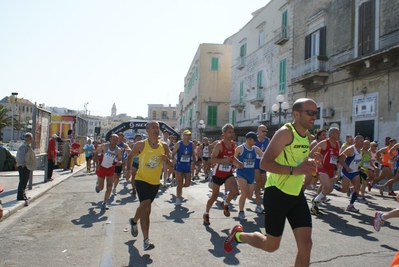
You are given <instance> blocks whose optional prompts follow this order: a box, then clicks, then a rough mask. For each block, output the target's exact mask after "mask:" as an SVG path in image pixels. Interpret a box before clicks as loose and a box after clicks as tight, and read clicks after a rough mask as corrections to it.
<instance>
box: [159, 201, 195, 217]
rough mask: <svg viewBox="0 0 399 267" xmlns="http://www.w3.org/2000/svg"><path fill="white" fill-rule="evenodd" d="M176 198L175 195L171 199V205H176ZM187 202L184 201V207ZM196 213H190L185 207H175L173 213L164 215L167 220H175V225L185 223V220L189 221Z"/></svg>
mask: <svg viewBox="0 0 399 267" xmlns="http://www.w3.org/2000/svg"><path fill="white" fill-rule="evenodd" d="M175 199H176V197H175V196H174V195H172V199H171V203H174V202H175V201H174V200H175ZM186 201H187V200H185V199H183V201H182V205H184V203H185V202H186ZM194 212H195V211H190V212H189V211H188V209H187V208H186V207H183V206H181V205H180V206H175V209H174V210H173V211H171V212H170V213H169V215H162V216H163V217H164V218H165V219H167V220H173V222H175V223H184V220H183V219H188V218H189V217H190V215H191V214H193V213H194Z"/></svg>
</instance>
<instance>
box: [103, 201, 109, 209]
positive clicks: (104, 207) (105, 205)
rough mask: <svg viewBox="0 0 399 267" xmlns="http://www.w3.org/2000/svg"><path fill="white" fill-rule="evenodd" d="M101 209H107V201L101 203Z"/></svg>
mask: <svg viewBox="0 0 399 267" xmlns="http://www.w3.org/2000/svg"><path fill="white" fill-rule="evenodd" d="M101 209H102V210H108V209H109V208H108V206H107V203H105V202H103V203H101Z"/></svg>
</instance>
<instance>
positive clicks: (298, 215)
mask: <svg viewBox="0 0 399 267" xmlns="http://www.w3.org/2000/svg"><path fill="white" fill-rule="evenodd" d="M317 112H318V111H317V106H316V103H315V102H314V101H313V100H312V99H309V98H301V99H298V100H297V101H295V103H294V104H293V106H292V116H293V117H294V122H293V123H292V124H286V125H284V126H283V127H281V129H279V130H278V131H277V132H276V133H275V135H274V137H273V138H272V140H271V141H270V144H269V145H268V147H267V149H266V151H265V153H264V154H263V157H262V160H261V162H260V167H261V169H263V170H266V171H267V172H268V173H269V177H268V179H267V182H266V188H265V191H264V199H263V204H264V207H265V228H266V236H265V235H263V234H262V233H260V232H255V233H244V232H243V227H242V226H241V225H236V226H235V227H234V228H233V229H232V231H231V233H230V235H229V236H228V237H227V238H226V240H225V242H224V249H225V251H226V252H230V251H231V250H232V249H233V247H234V245H235V244H234V243H236V242H237V243H240V242H243V243H248V244H249V245H251V246H253V247H256V248H261V249H262V250H265V251H267V252H273V251H275V250H277V249H278V247H279V246H280V241H281V237H282V234H283V230H284V225H285V221H286V219H288V221H289V223H290V225H291V228H292V229H293V232H294V235H295V238H296V241H297V248H298V253H297V254H296V255H297V256H296V260H295V266H309V262H310V251H311V249H312V238H311V234H312V221H311V216H310V212H309V208H308V204H307V201H306V198H305V195H304V194H303V190H302V184H303V180H304V176H305V174H310V173H311V172H312V171H313V170H315V161H313V160H310V159H308V158H307V157H308V154H309V139H308V136H307V133H308V129H312V128H313V126H314V122H315V120H316V118H317V116H316V115H317ZM315 157H316V158H317V161H320V162H321V160H322V157H321V154H320V153H317V152H316V153H315Z"/></svg>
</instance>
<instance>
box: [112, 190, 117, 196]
mask: <svg viewBox="0 0 399 267" xmlns="http://www.w3.org/2000/svg"><path fill="white" fill-rule="evenodd" d="M112 194H113V195H114V196H116V195H117V193H116V188H114V189H112Z"/></svg>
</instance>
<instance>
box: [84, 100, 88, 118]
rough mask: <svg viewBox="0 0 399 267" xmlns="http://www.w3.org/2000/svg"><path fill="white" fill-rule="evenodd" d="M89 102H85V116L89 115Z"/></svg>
mask: <svg viewBox="0 0 399 267" xmlns="http://www.w3.org/2000/svg"><path fill="white" fill-rule="evenodd" d="M88 104H89V102H86V103H84V106H85V117H87V105H88Z"/></svg>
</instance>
